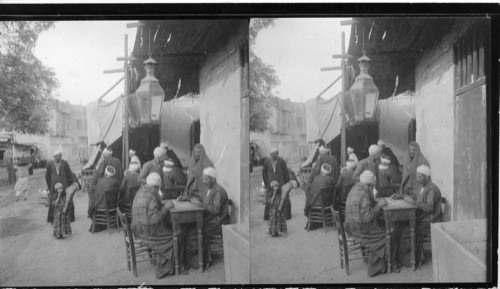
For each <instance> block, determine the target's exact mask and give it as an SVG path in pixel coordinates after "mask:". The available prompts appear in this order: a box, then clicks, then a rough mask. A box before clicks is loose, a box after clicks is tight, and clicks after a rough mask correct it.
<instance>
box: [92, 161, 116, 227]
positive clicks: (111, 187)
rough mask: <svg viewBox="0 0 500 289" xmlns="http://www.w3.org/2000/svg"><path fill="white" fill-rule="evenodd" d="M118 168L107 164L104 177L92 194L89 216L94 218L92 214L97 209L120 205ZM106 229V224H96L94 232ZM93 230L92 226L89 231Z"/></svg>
mask: <svg viewBox="0 0 500 289" xmlns="http://www.w3.org/2000/svg"><path fill="white" fill-rule="evenodd" d="M115 174H116V170H115V168H114V167H113V166H110V165H108V166H106V168H105V171H104V178H100V179H99V180H98V181H97V184H96V186H95V189H94V193H93V194H92V199H91V202H90V206H89V209H88V217H89V218H92V214H93V213H94V211H95V210H96V209H106V205H107V206H108V209H113V208H116V207H117V206H118V190H119V188H120V183H119V182H118V181H117V180H116V179H115V178H114V176H115ZM106 191H108V200H106V196H105V192H106ZM104 229H106V226H105V225H95V228H94V232H99V231H102V230H104ZM91 230H92V227H91V228H90V230H89V231H91Z"/></svg>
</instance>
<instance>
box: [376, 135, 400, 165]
mask: <svg viewBox="0 0 500 289" xmlns="http://www.w3.org/2000/svg"><path fill="white" fill-rule="evenodd" d="M377 145H378V146H379V147H380V149H381V150H382V154H384V155H386V156H387V157H388V158H389V159H390V160H391V163H392V164H393V165H395V166H396V168H398V169H399V161H398V158H397V157H396V155H395V154H394V152H393V151H392V150H391V148H390V147H388V146H387V144H386V142H385V140H383V139H381V140H379V141H378V142H377Z"/></svg>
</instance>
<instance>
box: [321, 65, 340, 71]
mask: <svg viewBox="0 0 500 289" xmlns="http://www.w3.org/2000/svg"><path fill="white" fill-rule="evenodd" d="M341 69H342V67H338V66H336V67H321V71H333V70H341Z"/></svg>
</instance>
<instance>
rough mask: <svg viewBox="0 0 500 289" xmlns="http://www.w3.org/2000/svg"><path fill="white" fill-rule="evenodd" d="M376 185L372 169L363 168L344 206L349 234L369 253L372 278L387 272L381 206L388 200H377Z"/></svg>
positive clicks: (369, 272) (346, 229)
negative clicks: (374, 190) (364, 169)
mask: <svg viewBox="0 0 500 289" xmlns="http://www.w3.org/2000/svg"><path fill="white" fill-rule="evenodd" d="M374 185H375V175H374V174H373V173H372V172H371V171H369V170H366V171H364V172H363V173H362V174H361V176H360V182H359V183H357V184H356V185H354V187H353V188H352V190H351V191H350V192H349V195H348V196H347V201H346V208H345V231H346V234H347V235H349V236H352V237H354V238H355V239H356V241H358V242H360V243H361V245H362V246H363V247H364V248H365V252H366V253H368V276H370V277H373V276H375V275H376V274H378V273H384V272H386V249H387V248H386V231H385V230H386V229H385V225H384V222H383V217H382V208H383V207H384V206H385V205H387V203H386V201H385V199H379V201H378V202H375V199H374V196H373V193H372V191H373V187H374ZM393 264H394V263H393ZM394 269H396V268H394ZM395 271H396V272H397V269H396V270H395Z"/></svg>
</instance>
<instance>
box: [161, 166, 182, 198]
mask: <svg viewBox="0 0 500 289" xmlns="http://www.w3.org/2000/svg"><path fill="white" fill-rule="evenodd" d="M186 183H187V179H186V175H184V173H183V172H182V170H181V169H179V168H178V167H176V166H175V163H174V161H173V160H172V159H170V158H167V159H166V160H165V161H164V165H163V189H164V190H163V191H164V193H165V194H166V196H165V197H164V198H165V199H175V198H177V197H178V196H179V195H180V194H182V192H183V191H184V189H181V190H180V191H179V192H180V194H177V193H176V192H175V191H173V189H175V188H177V187H178V186H185V185H186Z"/></svg>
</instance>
